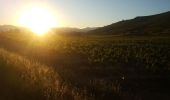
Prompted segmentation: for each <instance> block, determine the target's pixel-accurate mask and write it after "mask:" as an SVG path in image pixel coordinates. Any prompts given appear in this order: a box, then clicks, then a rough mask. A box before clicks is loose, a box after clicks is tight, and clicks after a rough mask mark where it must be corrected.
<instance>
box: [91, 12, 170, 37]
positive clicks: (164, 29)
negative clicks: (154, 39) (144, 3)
mask: <svg viewBox="0 0 170 100" xmlns="http://www.w3.org/2000/svg"><path fill="white" fill-rule="evenodd" d="M88 33H89V34H100V35H146V34H149V35H158V34H170V11H169V12H165V13H161V14H157V15H151V16H139V17H136V18H134V19H130V20H122V21H120V22H117V23H113V24H111V25H108V26H104V27H100V28H98V29H96V30H92V31H90V32H88Z"/></svg>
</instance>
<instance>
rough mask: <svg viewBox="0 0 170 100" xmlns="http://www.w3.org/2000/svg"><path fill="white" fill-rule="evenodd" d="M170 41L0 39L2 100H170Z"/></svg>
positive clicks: (5, 36)
mask: <svg viewBox="0 0 170 100" xmlns="http://www.w3.org/2000/svg"><path fill="white" fill-rule="evenodd" d="M169 73H170V36H112V35H109V36H97V35H80V36H61V35H55V34H51V35H45V36H42V37H38V36H35V35H32V34H26V33H24V34H23V33H21V32H18V33H17V34H14V32H9V33H0V99H1V100H169V99H170V85H169V84H170V74H169Z"/></svg>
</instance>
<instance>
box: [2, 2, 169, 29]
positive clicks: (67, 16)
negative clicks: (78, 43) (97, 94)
mask: <svg viewBox="0 0 170 100" xmlns="http://www.w3.org/2000/svg"><path fill="white" fill-rule="evenodd" d="M31 4H34V5H43V6H46V7H48V8H49V9H51V10H52V11H53V12H54V13H55V17H56V18H57V19H58V20H59V21H60V22H61V23H62V24H61V27H78V28H84V27H101V26H105V25H108V24H111V23H115V22H118V21H121V20H126V19H131V18H134V17H136V16H146V15H152V14H158V13H162V12H167V11H170V0H0V24H1V25H4V24H5V25H7V24H10V25H17V18H18V17H19V16H20V14H21V12H22V11H24V10H23V9H24V7H27V6H28V5H31Z"/></svg>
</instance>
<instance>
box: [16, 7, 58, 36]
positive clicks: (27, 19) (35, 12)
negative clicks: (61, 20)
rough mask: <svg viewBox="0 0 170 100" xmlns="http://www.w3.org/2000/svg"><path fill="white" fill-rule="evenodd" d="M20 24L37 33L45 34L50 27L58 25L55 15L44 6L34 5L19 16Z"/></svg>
mask: <svg viewBox="0 0 170 100" xmlns="http://www.w3.org/2000/svg"><path fill="white" fill-rule="evenodd" d="M19 24H20V25H21V26H24V27H27V28H29V29H30V30H31V31H32V32H34V33H35V34H37V35H43V34H45V33H47V32H48V31H49V29H50V28H53V27H56V26H58V23H57V21H56V18H55V17H54V15H53V14H52V13H51V12H50V11H49V10H48V9H45V8H43V7H32V8H29V9H27V10H25V11H24V12H23V13H22V14H21V16H20V18H19Z"/></svg>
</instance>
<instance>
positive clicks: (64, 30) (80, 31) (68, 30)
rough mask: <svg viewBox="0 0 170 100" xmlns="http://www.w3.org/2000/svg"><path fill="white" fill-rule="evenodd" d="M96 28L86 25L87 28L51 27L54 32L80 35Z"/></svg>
mask: <svg viewBox="0 0 170 100" xmlns="http://www.w3.org/2000/svg"><path fill="white" fill-rule="evenodd" d="M95 29H97V27H87V28H82V29H79V28H71V27H61V28H53V32H55V33H56V34H64V35H80V34H83V33H86V32H89V31H92V30H95Z"/></svg>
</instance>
